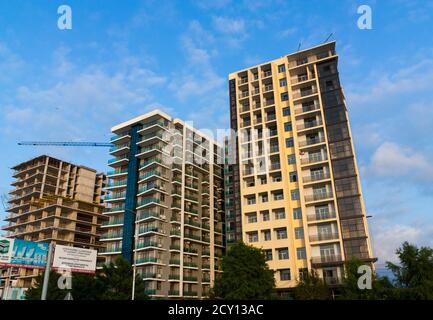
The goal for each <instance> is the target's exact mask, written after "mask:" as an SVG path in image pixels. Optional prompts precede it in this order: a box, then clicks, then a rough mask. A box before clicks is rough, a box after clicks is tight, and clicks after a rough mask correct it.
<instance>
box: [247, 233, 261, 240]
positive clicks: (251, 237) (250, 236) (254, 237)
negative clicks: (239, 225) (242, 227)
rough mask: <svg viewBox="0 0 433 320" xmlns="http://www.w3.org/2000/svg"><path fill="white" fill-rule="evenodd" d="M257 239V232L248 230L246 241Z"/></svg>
mask: <svg viewBox="0 0 433 320" xmlns="http://www.w3.org/2000/svg"><path fill="white" fill-rule="evenodd" d="M257 241H259V236H258V234H257V231H254V232H248V242H257Z"/></svg>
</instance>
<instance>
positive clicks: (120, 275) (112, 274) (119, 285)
mask: <svg viewBox="0 0 433 320" xmlns="http://www.w3.org/2000/svg"><path fill="white" fill-rule="evenodd" d="M132 275H133V268H132V267H131V265H130V264H129V262H128V261H126V260H125V259H124V258H122V257H120V256H119V257H117V258H116V260H115V262H114V263H110V264H109V265H105V266H104V267H103V269H102V271H101V272H100V273H99V274H98V275H97V277H96V284H97V287H98V288H99V289H100V290H102V291H101V292H100V295H99V297H98V298H99V299H101V300H131V297H132ZM134 299H135V300H145V299H148V296H147V295H146V294H145V286H144V281H143V279H142V278H141V277H140V276H139V275H136V278H135V297H134Z"/></svg>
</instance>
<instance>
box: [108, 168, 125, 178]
mask: <svg viewBox="0 0 433 320" xmlns="http://www.w3.org/2000/svg"><path fill="white" fill-rule="evenodd" d="M127 173H128V169H122V170H111V171H108V172H107V176H108V177H112V176H117V175H123V174H127Z"/></svg>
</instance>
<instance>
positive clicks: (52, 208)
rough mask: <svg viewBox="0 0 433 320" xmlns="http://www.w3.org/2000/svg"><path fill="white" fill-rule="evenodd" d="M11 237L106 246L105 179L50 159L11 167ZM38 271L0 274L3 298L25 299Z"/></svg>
mask: <svg viewBox="0 0 433 320" xmlns="http://www.w3.org/2000/svg"><path fill="white" fill-rule="evenodd" d="M12 169H13V170H14V172H13V178H14V181H13V182H12V184H11V185H12V187H13V189H12V190H11V191H10V192H9V206H8V208H7V210H6V211H7V216H6V219H5V220H6V221H7V222H8V224H7V225H6V226H4V227H3V228H2V229H3V230H4V231H6V236H7V237H10V238H15V239H23V240H29V241H37V242H39V241H43V242H48V243H49V242H55V243H57V244H60V245H68V246H74V247H81V248H87V249H95V250H96V249H98V248H100V246H101V243H100V242H99V236H100V234H101V229H100V226H101V224H102V223H103V222H104V221H105V220H107V218H106V217H105V216H103V215H102V209H103V206H102V196H103V188H104V187H105V185H104V183H105V175H104V174H102V173H97V171H96V170H94V169H91V168H88V167H85V166H80V165H75V164H72V163H68V162H65V161H62V160H59V159H55V158H52V157H49V156H46V155H42V156H39V157H36V158H34V159H31V160H29V161H26V162H23V163H20V164H18V165H17V166H15V167H13V168H12ZM39 272H41V271H40V270H38V269H24V268H4V269H0V296H2V298H3V299H20V298H21V297H22V296H23V294H24V291H25V290H26V289H27V288H29V287H30V286H31V285H32V284H33V282H34V279H35V277H36V276H37V275H38V274H39Z"/></svg>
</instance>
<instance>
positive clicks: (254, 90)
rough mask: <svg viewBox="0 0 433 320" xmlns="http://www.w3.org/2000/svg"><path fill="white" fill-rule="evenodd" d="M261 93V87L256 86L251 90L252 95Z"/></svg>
mask: <svg viewBox="0 0 433 320" xmlns="http://www.w3.org/2000/svg"><path fill="white" fill-rule="evenodd" d="M259 93H260V90H259V88H254V89H253V90H252V91H251V95H253V96H254V95H256V94H259Z"/></svg>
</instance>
